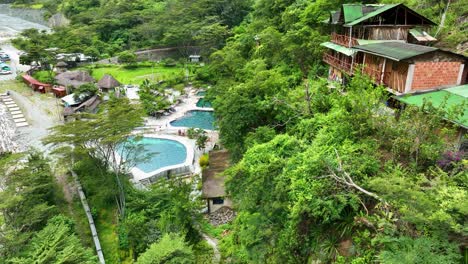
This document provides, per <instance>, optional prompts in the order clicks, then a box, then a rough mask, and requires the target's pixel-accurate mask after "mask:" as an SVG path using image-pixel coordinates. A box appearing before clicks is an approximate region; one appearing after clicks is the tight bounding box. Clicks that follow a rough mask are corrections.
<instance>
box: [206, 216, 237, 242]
mask: <svg viewBox="0 0 468 264" xmlns="http://www.w3.org/2000/svg"><path fill="white" fill-rule="evenodd" d="M200 226H201V229H202V231H203V233H206V234H207V235H209V236H210V237H214V238H216V239H218V240H221V239H222V238H223V236H222V234H223V232H224V231H225V230H230V229H231V224H224V225H219V226H213V225H212V224H210V223H209V222H208V220H206V219H203V221H201V223H200Z"/></svg>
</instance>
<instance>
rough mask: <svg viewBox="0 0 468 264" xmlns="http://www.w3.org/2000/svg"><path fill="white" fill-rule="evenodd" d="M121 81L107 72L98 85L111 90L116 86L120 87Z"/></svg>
mask: <svg viewBox="0 0 468 264" xmlns="http://www.w3.org/2000/svg"><path fill="white" fill-rule="evenodd" d="M120 85H121V83H119V81H117V80H116V79H115V78H114V77H112V75H109V74H105V75H104V76H102V78H101V80H99V82H98V87H99V88H100V89H102V90H105V91H109V90H110V89H114V88H115V87H119V86H120Z"/></svg>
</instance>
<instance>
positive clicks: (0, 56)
mask: <svg viewBox="0 0 468 264" xmlns="http://www.w3.org/2000/svg"><path fill="white" fill-rule="evenodd" d="M0 59H1V60H2V61H9V60H10V56H9V55H8V54H6V53H0Z"/></svg>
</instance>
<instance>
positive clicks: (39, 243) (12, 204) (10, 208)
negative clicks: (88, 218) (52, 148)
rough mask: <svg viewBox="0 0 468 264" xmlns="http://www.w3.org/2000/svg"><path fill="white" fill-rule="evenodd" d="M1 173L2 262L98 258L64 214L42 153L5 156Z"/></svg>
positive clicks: (53, 261)
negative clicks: (83, 242)
mask: <svg viewBox="0 0 468 264" xmlns="http://www.w3.org/2000/svg"><path fill="white" fill-rule="evenodd" d="M0 172H1V173H0V181H1V185H2V186H4V188H2V191H1V192H0V199H1V200H0V210H1V217H0V223H2V232H0V244H1V245H2V246H1V247H0V256H1V260H2V261H1V262H2V263H58V262H66V263H95V262H96V257H95V256H93V253H92V250H91V249H89V248H86V247H84V246H83V244H82V243H81V241H80V240H79V238H78V237H77V235H76V233H75V228H74V222H73V221H72V220H71V219H70V218H67V217H65V216H63V215H61V214H60V212H59V209H58V205H60V204H61V203H62V202H61V201H60V195H59V193H58V192H59V189H58V188H57V186H56V183H55V181H54V178H53V174H52V171H51V168H50V167H49V165H48V161H47V160H46V159H44V158H43V157H42V156H41V155H40V154H38V153H37V152H30V153H28V154H27V155H26V156H25V157H21V156H15V155H3V156H1V157H0ZM49 219H50V220H49Z"/></svg>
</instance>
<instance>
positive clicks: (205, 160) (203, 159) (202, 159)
mask: <svg viewBox="0 0 468 264" xmlns="http://www.w3.org/2000/svg"><path fill="white" fill-rule="evenodd" d="M198 163H199V164H200V167H202V169H204V168H206V167H208V165H210V157H209V156H208V154H203V156H201V157H200V160H199V161H198Z"/></svg>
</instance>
